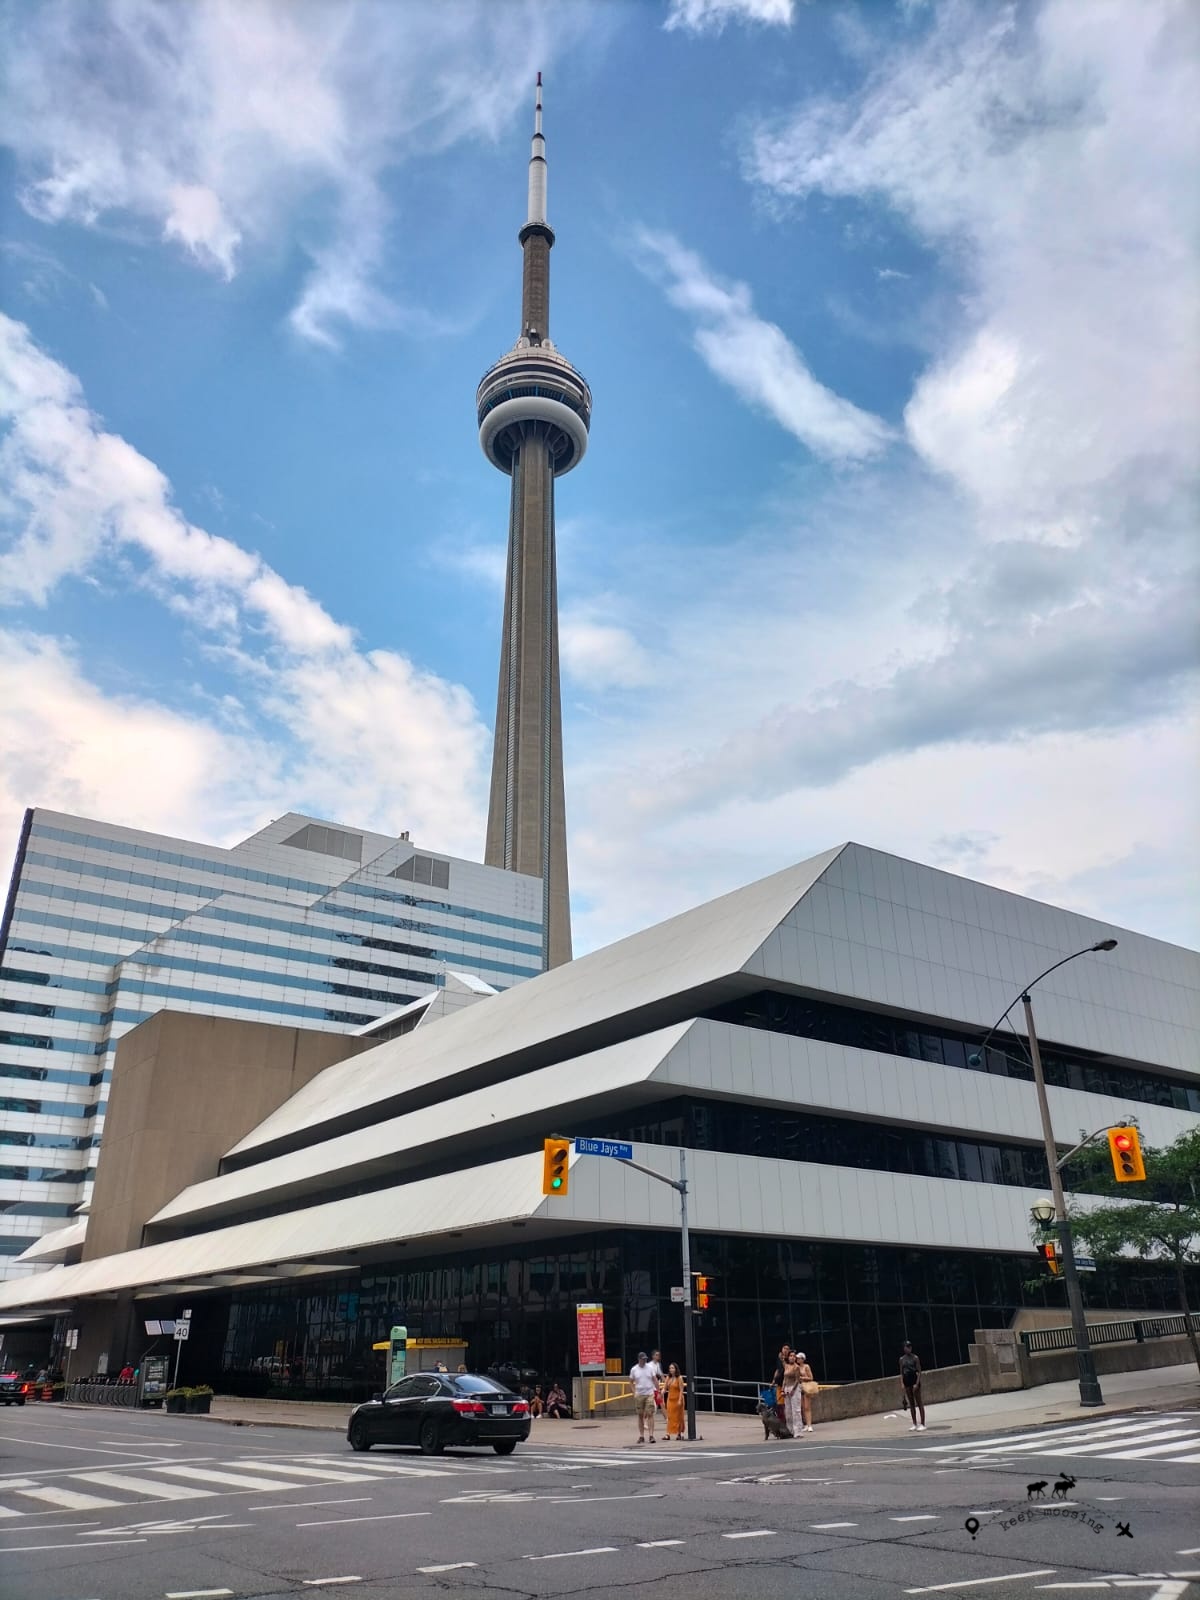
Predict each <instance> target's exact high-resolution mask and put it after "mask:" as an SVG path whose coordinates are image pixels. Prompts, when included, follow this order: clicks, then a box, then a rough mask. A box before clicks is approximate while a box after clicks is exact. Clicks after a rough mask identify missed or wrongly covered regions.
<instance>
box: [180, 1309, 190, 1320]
mask: <svg viewBox="0 0 1200 1600" xmlns="http://www.w3.org/2000/svg"><path fill="white" fill-rule="evenodd" d="M179 1315H180V1316H181V1317H182V1318H183V1320H184V1321H185V1322H190V1321H191V1320H192V1313H191V1310H190V1309H189V1310H187V1311H181V1312H180V1313H179Z"/></svg>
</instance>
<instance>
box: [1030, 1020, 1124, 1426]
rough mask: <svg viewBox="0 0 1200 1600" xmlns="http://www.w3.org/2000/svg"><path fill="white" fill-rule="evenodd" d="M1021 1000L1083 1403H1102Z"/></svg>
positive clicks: (1034, 1043)
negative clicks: (1059, 1242) (1073, 1333)
mask: <svg viewBox="0 0 1200 1600" xmlns="http://www.w3.org/2000/svg"><path fill="white" fill-rule="evenodd" d="M1021 1004H1022V1005H1023V1006H1024V1008H1025V1033H1026V1037H1027V1038H1028V1040H1029V1059H1030V1062H1031V1063H1032V1065H1033V1081H1034V1085H1035V1087H1036V1089H1037V1099H1038V1110H1039V1111H1040V1112H1041V1115H1042V1138H1043V1139H1044V1141H1045V1144H1046V1165H1047V1167H1049V1169H1050V1193H1051V1194H1052V1195H1053V1197H1054V1216H1055V1219H1056V1221H1057V1223H1058V1237H1059V1240H1060V1241H1061V1244H1062V1263H1063V1278H1064V1279H1065V1281H1066V1285H1067V1302H1068V1304H1069V1305H1070V1307H1071V1326H1072V1328H1073V1329H1074V1330H1075V1351H1076V1359H1077V1361H1078V1364H1079V1404H1080V1405H1081V1406H1102V1405H1103V1404H1104V1396H1103V1395H1102V1394H1101V1392H1100V1379H1099V1377H1098V1376H1097V1375H1096V1359H1095V1357H1094V1356H1093V1354H1092V1346H1091V1341H1090V1340H1089V1338H1088V1327H1087V1318H1086V1317H1085V1316H1084V1313H1083V1295H1082V1293H1081V1292H1080V1288H1079V1273H1078V1272H1077V1271H1076V1269H1075V1250H1074V1244H1073V1241H1072V1238H1071V1219H1070V1217H1069V1216H1068V1215H1067V1202H1066V1197H1065V1196H1064V1194H1063V1183H1062V1171H1061V1169H1060V1165H1059V1159H1058V1147H1057V1146H1056V1144H1055V1143H1054V1125H1053V1123H1052V1122H1051V1121H1050V1102H1049V1100H1048V1099H1047V1098H1046V1079H1045V1077H1044V1076H1043V1074H1042V1051H1041V1046H1040V1045H1039V1044H1038V1036H1037V1031H1036V1030H1035V1028H1034V1026H1033V1002H1032V1001H1031V1000H1030V998H1029V991H1028V990H1026V991H1025V993H1024V994H1023V995H1022V996H1021ZM1085 1143H1086V1141H1085ZM1072 1154H1074V1152H1072Z"/></svg>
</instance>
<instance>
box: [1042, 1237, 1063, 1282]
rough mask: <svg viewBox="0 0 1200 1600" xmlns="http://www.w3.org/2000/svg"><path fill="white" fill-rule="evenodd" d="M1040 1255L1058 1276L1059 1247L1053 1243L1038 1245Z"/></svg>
mask: <svg viewBox="0 0 1200 1600" xmlns="http://www.w3.org/2000/svg"><path fill="white" fill-rule="evenodd" d="M1038 1255H1040V1256H1041V1258H1042V1260H1043V1261H1044V1262H1045V1263H1046V1265H1047V1267H1049V1269H1050V1271H1051V1272H1052V1273H1053V1274H1054V1276H1055V1277H1056V1278H1057V1277H1058V1247H1057V1245H1055V1244H1053V1243H1052V1242H1051V1243H1047V1244H1040V1245H1038Z"/></svg>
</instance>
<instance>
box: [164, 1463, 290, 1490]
mask: <svg viewBox="0 0 1200 1600" xmlns="http://www.w3.org/2000/svg"><path fill="white" fill-rule="evenodd" d="M156 1470H157V1471H158V1472H169V1473H171V1474H173V1476H175V1477H177V1478H188V1479H191V1478H196V1479H198V1480H199V1481H200V1482H201V1483H223V1484H227V1485H228V1486H229V1487H230V1488H232V1489H291V1488H293V1487H294V1485H293V1484H290V1483H280V1482H279V1480H278V1479H277V1478H250V1477H247V1476H246V1475H245V1474H244V1473H237V1472H216V1471H214V1470H213V1469H212V1468H211V1467H176V1466H169V1467H158V1468H156Z"/></svg>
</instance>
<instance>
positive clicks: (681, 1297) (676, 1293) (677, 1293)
mask: <svg viewBox="0 0 1200 1600" xmlns="http://www.w3.org/2000/svg"><path fill="white" fill-rule="evenodd" d="M671 1304H672V1305H673V1306H685V1305H687V1290H686V1289H685V1288H684V1287H683V1285H682V1284H677V1285H676V1286H675V1287H674V1288H672V1290H671Z"/></svg>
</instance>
